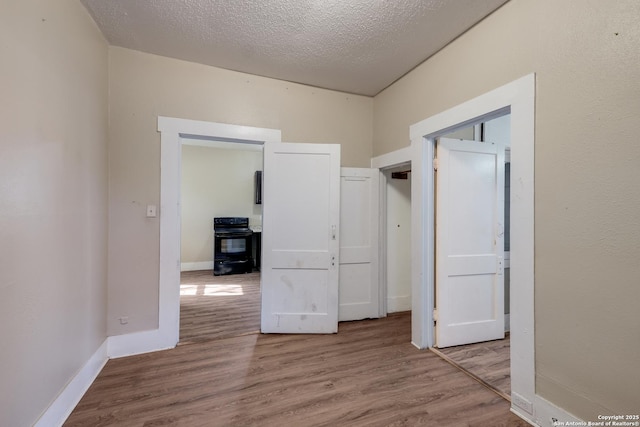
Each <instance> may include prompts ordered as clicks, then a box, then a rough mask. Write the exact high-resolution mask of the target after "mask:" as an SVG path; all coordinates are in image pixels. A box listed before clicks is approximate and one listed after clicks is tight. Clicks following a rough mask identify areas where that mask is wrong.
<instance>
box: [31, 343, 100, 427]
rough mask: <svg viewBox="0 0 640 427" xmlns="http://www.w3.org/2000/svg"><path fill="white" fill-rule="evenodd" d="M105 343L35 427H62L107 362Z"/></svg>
mask: <svg viewBox="0 0 640 427" xmlns="http://www.w3.org/2000/svg"><path fill="white" fill-rule="evenodd" d="M107 341H108V338H107V339H106V340H105V341H104V342H103V343H102V345H101V346H100V347H99V348H98V349H97V350H96V352H95V353H93V355H92V356H91V357H90V358H89V360H88V361H87V363H85V364H84V366H83V367H82V369H80V371H78V373H77V374H76V375H75V376H74V377H73V378H72V379H71V381H69V383H68V384H67V385H66V387H65V388H64V389H63V390H62V391H61V392H60V394H59V395H58V397H56V399H55V400H54V401H53V403H51V405H49V407H48V408H47V410H46V411H45V412H44V414H42V416H41V417H40V418H39V419H38V421H37V422H36V423H35V427H52V426H62V424H63V423H64V422H65V421H66V419H67V418H68V417H69V415H71V412H72V411H73V409H74V408H75V407H76V405H77V404H78V402H80V399H82V396H84V394H85V393H86V391H87V390H88V389H89V386H91V384H93V381H94V380H95V379H96V377H97V376H98V374H99V373H100V371H102V368H103V367H104V365H105V363H107V360H109V358H108V356H107V346H108V345H107Z"/></svg>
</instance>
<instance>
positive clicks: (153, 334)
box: [107, 329, 177, 359]
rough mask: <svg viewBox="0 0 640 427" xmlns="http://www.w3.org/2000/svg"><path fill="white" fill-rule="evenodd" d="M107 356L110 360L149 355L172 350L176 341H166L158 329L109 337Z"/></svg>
mask: <svg viewBox="0 0 640 427" xmlns="http://www.w3.org/2000/svg"><path fill="white" fill-rule="evenodd" d="M108 340H109V343H108V348H107V354H108V355H109V358H110V359H116V358H118V357H125V356H133V355H136V354H143V353H151V352H152V351H159V350H167V349H170V348H174V347H175V346H176V344H177V341H176V342H174V341H173V340H167V338H166V337H163V336H162V335H161V334H160V329H153V330H151V331H142V332H134V333H132V334H125V335H115V336H112V337H109V339H108Z"/></svg>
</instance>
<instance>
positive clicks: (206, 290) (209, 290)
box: [180, 283, 244, 297]
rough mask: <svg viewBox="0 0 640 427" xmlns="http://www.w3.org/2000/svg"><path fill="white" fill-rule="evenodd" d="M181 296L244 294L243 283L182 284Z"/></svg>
mask: <svg viewBox="0 0 640 427" xmlns="http://www.w3.org/2000/svg"><path fill="white" fill-rule="evenodd" d="M180 295H181V296H189V295H192V296H195V295H204V296H212V297H220V296H236V295H244V291H243V289H242V285H234V284H215V283H207V284H204V285H188V284H185V285H180Z"/></svg>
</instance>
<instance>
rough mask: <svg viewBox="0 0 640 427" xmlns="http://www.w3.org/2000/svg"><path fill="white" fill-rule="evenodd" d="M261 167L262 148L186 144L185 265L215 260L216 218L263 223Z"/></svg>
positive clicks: (183, 199)
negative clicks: (258, 188)
mask: <svg viewBox="0 0 640 427" xmlns="http://www.w3.org/2000/svg"><path fill="white" fill-rule="evenodd" d="M229 145H233V146H237V145H240V144H233V143H229ZM243 145H244V144H243ZM257 170H262V150H259V151H256V150H251V151H247V150H240V149H224V148H210V147H199V146H194V145H183V146H182V190H181V192H180V197H181V207H182V215H181V221H182V226H181V229H180V231H181V245H180V254H181V255H180V261H181V262H182V263H183V264H184V263H195V262H197V263H202V262H209V263H213V218H215V217H218V216H243V217H248V218H249V222H250V224H251V225H262V205H256V204H255V200H254V176H255V171H257ZM212 268H213V267H212Z"/></svg>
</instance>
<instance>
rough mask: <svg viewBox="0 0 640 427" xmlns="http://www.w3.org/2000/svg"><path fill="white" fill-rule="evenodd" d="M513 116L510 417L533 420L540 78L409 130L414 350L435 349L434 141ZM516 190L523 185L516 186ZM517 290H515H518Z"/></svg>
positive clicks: (492, 93)
mask: <svg viewBox="0 0 640 427" xmlns="http://www.w3.org/2000/svg"><path fill="white" fill-rule="evenodd" d="M506 114H511V164H512V170H511V173H512V176H511V178H512V181H511V182H512V184H514V185H513V187H512V189H511V194H512V195H513V196H514V197H513V198H512V202H511V218H512V220H513V221H512V223H516V224H518V226H517V227H512V230H511V284H512V286H511V297H510V303H511V304H510V305H511V310H510V311H511V389H512V393H511V396H512V406H511V409H512V411H514V412H516V413H518V414H519V415H520V416H521V417H523V418H526V419H532V418H533V414H534V403H535V402H536V394H535V354H534V352H535V345H534V344H535V342H534V340H535V329H534V327H535V324H534V154H535V153H534V127H535V74H529V75H526V76H524V77H521V78H519V79H517V80H515V81H513V82H511V83H508V84H506V85H504V86H501V87H499V88H497V89H494V90H492V91H490V92H487V93H485V94H484V95H480V96H478V97H476V98H473V99H471V100H469V101H467V102H464V103H462V104H460V105H458V106H455V107H453V108H450V109H448V110H446V111H443V112H441V113H438V114H436V115H434V116H431V117H429V118H427V119H425V120H422V121H420V122H418V123H415V124H413V125H412V126H410V138H411V149H412V159H413V162H412V168H411V169H412V174H411V178H412V183H411V200H412V203H411V209H412V212H411V218H412V224H411V226H412V230H413V233H412V236H413V239H412V252H413V254H414V255H415V258H414V259H415V261H416V262H414V263H413V264H412V280H411V282H412V331H411V332H412V343H413V344H414V345H415V346H416V347H418V348H427V347H433V345H434V329H433V308H434V289H435V288H434V286H435V283H434V282H435V280H434V254H435V252H434V246H435V240H434V230H435V228H434V225H435V222H434V221H435V212H434V203H433V200H434V195H435V189H434V177H433V158H434V148H435V139H436V138H437V137H439V136H443V135H445V134H447V133H449V132H451V131H453V130H456V129H460V128H463V127H467V126H471V125H475V124H477V123H480V122H483V121H488V120H491V119H494V118H497V117H501V116H504V115H506ZM516 183H517V185H516ZM516 283H517V285H515V284H516Z"/></svg>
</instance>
